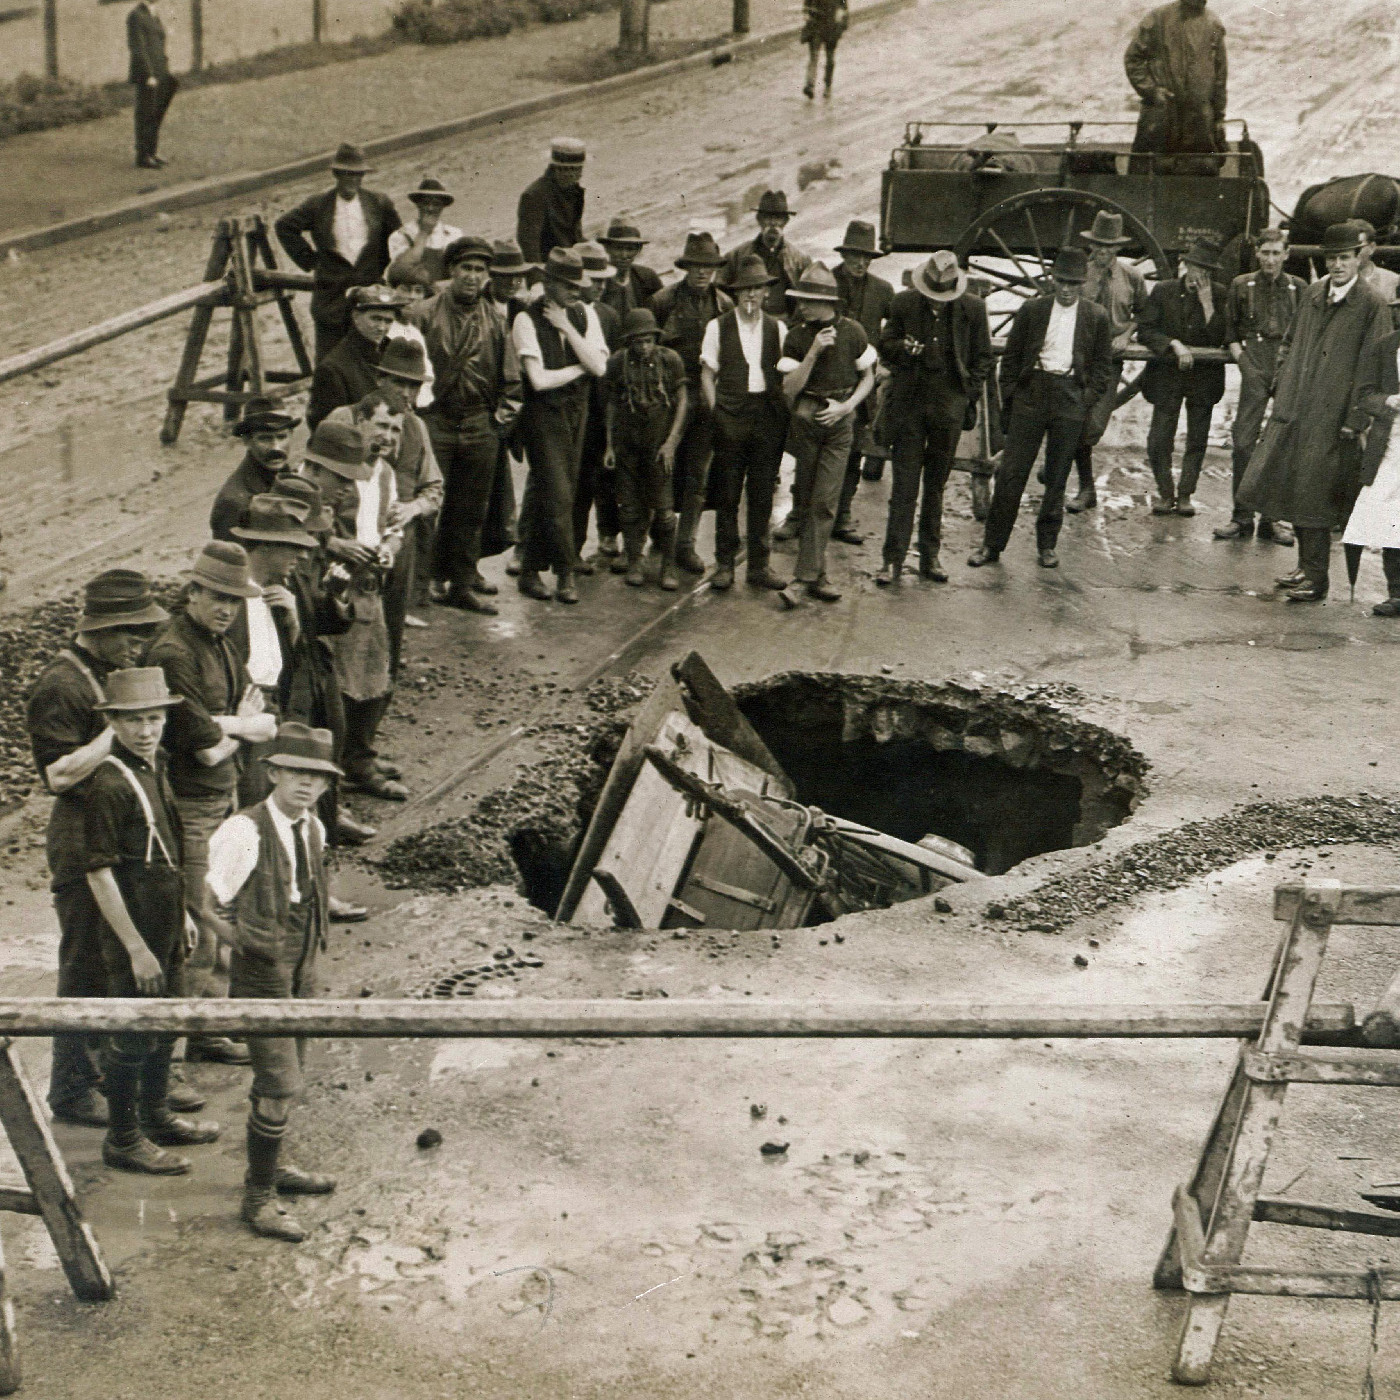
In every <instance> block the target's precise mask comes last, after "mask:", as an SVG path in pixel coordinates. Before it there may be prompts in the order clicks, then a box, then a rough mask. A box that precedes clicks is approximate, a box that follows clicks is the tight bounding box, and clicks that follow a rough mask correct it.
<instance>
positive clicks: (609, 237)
mask: <svg viewBox="0 0 1400 1400" xmlns="http://www.w3.org/2000/svg"><path fill="white" fill-rule="evenodd" d="M599 241H600V242H601V243H602V244H603V246H604V247H607V246H608V245H609V244H611V243H622V244H625V245H627V246H629V247H633V248H640V247H641V246H642V245H643V244H644V243H646V242H648V241H649V240H647V239H645V238H643V237H642V231H641V229H639V228H638V227H637V226H636V224H629V223H628V222H627V220H626V219H620V218H615V219H613V220H612V222H611V223H609V224H608V231H607V232H606V233H605V234H604V235H603V236H602V238H601V239H600V240H599Z"/></svg>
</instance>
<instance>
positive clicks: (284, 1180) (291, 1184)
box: [277, 1164, 335, 1196]
mask: <svg viewBox="0 0 1400 1400" xmlns="http://www.w3.org/2000/svg"><path fill="white" fill-rule="evenodd" d="M277 1189H278V1191H280V1192H281V1193H282V1195H284V1196H329V1195H330V1194H331V1192H332V1191H334V1190H335V1177H333V1176H325V1175H323V1174H322V1173H321V1172H304V1171H302V1169H301V1168H300V1167H294V1166H292V1165H290V1164H288V1165H287V1166H285V1167H278V1168H277Z"/></svg>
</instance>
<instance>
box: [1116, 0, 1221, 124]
mask: <svg viewBox="0 0 1400 1400" xmlns="http://www.w3.org/2000/svg"><path fill="white" fill-rule="evenodd" d="M1123 68H1124V71H1125V72H1126V73H1127V75H1128V81H1129V82H1130V83H1131V84H1132V85H1133V89H1134V91H1135V92H1136V93H1137V94H1138V96H1139V97H1141V98H1142V100H1143V107H1142V114H1141V116H1140V117H1139V119H1138V130H1137V137H1136V139H1135V141H1134V143H1133V149H1134V150H1137V151H1173V152H1174V151H1219V150H1223V149H1224V135H1225V133H1224V128H1223V126H1222V123H1223V122H1224V120H1225V90H1226V84H1227V81H1228V78H1229V64H1228V62H1227V60H1226V56H1225V26H1224V25H1223V24H1221V22H1220V21H1219V19H1217V18H1216V17H1215V15H1213V14H1212V13H1211V12H1210V11H1209V10H1202V11H1201V12H1199V13H1197V14H1192V13H1190V12H1189V11H1187V10H1186V9H1185V8H1184V6H1182V5H1181V3H1180V0H1172V3H1171V4H1169V5H1159V6H1158V7H1157V9H1155V10H1153V11H1151V12H1150V13H1149V14H1147V15H1146V16H1144V17H1143V20H1142V22H1141V23H1140V24H1139V25H1138V27H1137V30H1136V31H1135V32H1134V34H1133V37H1132V40H1131V41H1130V42H1129V44H1128V48H1127V52H1126V53H1124V55H1123ZM1161 91H1167V92H1170V93H1171V94H1172V96H1171V98H1170V99H1169V100H1167V101H1165V102H1160V103H1159V102H1157V101H1156V100H1155V98H1156V96H1157V94H1158V92H1161Z"/></svg>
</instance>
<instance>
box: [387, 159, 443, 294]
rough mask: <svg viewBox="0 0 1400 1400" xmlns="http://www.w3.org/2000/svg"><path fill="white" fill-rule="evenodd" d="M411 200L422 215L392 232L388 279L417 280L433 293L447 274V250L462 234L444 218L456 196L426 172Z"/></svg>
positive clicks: (409, 197) (410, 196) (390, 281)
mask: <svg viewBox="0 0 1400 1400" xmlns="http://www.w3.org/2000/svg"><path fill="white" fill-rule="evenodd" d="M408 202H409V203H410V204H414V205H416V206H417V207H418V217H417V218H416V219H414V221H413V222H412V223H410V224H405V225H404V226H403V227H402V228H396V229H395V230H394V231H393V233H391V234H390V235H389V258H390V262H389V267H388V270H387V271H386V273H385V275H384V280H385V281H386V282H388V283H389V285H390V286H393V285H394V284H395V283H396V281H399V280H405V281H413V282H417V283H419V284H420V285H422V286H423V287H424V288H425V289H426V290H427V292H428V293H429V295H431V294H432V292H433V291H435V290H436V287H435V284H436V283H438V282H441V281H442V280H443V279H444V278H445V277H446V276H447V268H446V266H445V264H444V262H443V257H442V255H443V253H444V252H446V250H447V247H448V245H449V244H450V243H451V242H452V241H453V240H454V239H457V238H460V237H461V236H462V230H461V229H459V228H454V227H453V226H452V225H451V224H448V223H444V222H443V218H442V216H443V214H444V213H446V211H447V208H448V206H449V205H451V204H455V203H456V200H455V198H454V197H453V196H452V195H450V194H448V192H447V189H446V187H445V186H444V185H443V183H442V181H441V180H435V179H434V178H433V177H432V176H431V175H425V176H424V177H423V178H422V179H421V180H420V181H419V182H418V188H417V189H416V190H413V191H411V192H410V193H409V196H408Z"/></svg>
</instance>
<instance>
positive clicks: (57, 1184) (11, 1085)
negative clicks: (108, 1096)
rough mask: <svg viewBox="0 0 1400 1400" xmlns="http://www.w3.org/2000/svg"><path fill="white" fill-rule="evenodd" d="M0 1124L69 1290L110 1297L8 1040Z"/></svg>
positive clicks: (108, 1280) (0, 1072)
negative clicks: (59, 1263) (35, 1203)
mask: <svg viewBox="0 0 1400 1400" xmlns="http://www.w3.org/2000/svg"><path fill="white" fill-rule="evenodd" d="M0 1124H3V1126H4V1129H5V1135H6V1136H7V1137H8V1138H9V1140H10V1146H11V1148H13V1150H14V1154H15V1156H16V1157H17V1158H18V1159H19V1164H20V1168H21V1169H22V1170H23V1172H24V1179H25V1181H26V1182H28V1184H29V1189H30V1191H31V1192H32V1193H33V1195H34V1199H35V1201H37V1202H38V1205H39V1213H40V1214H41V1215H42V1216H43V1217H44V1224H45V1225H46V1226H47V1227H48V1231H49V1238H50V1239H52V1240H53V1246H54V1249H55V1250H57V1252H58V1258H59V1261H60V1262H61V1263H62V1265H63V1272H64V1273H65V1274H67V1276H68V1282H69V1284H70V1285H71V1287H72V1289H73V1292H74V1293H76V1294H77V1295H78V1297H79V1298H81V1299H83V1301H84V1302H89V1303H93V1302H101V1301H103V1300H104V1299H107V1298H110V1297H111V1296H112V1293H113V1287H112V1276H111V1274H110V1273H108V1272H107V1266H106V1264H104V1263H103V1261H102V1252H101V1250H99V1249H98V1247H97V1239H96V1237H95V1236H94V1235H93V1233H92V1227H91V1226H90V1225H89V1224H88V1223H87V1221H86V1220H84V1219H83V1213H82V1211H81V1210H80V1209H79V1208H78V1200H77V1196H76V1195H75V1193H74V1191H73V1181H72V1178H71V1177H70V1176H69V1175H68V1168H67V1167H66V1166H65V1165H64V1163H63V1154H62V1153H61V1152H60V1151H59V1150H58V1144H57V1143H56V1142H55V1141H54V1137H53V1133H52V1132H51V1131H50V1129H49V1123H48V1119H47V1118H46V1117H45V1116H44V1113H43V1110H42V1109H41V1108H40V1106H39V1100H38V1099H37V1098H36V1097H35V1094H34V1090H33V1089H32V1088H31V1087H30V1084H29V1080H28V1078H27V1077H26V1075H25V1073H24V1067H23V1066H22V1065H21V1064H20V1062H19V1052H18V1047H17V1046H15V1045H14V1043H13V1042H12V1041H8V1040H7V1041H5V1042H4V1043H3V1049H0Z"/></svg>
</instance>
